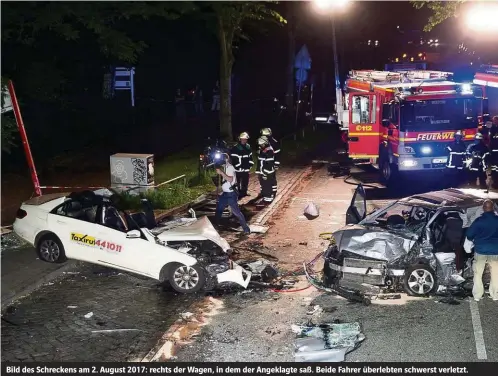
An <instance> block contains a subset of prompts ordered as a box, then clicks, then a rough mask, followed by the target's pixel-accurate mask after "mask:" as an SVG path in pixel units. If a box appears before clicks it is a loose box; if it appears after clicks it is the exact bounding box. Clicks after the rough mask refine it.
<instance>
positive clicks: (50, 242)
mask: <svg viewBox="0 0 498 376" xmlns="http://www.w3.org/2000/svg"><path fill="white" fill-rule="evenodd" d="M36 250H37V252H38V257H40V260H42V261H45V262H50V263H52V264H61V263H63V262H65V261H67V257H66V251H65V250H64V246H63V245H62V242H61V241H60V239H59V238H58V237H57V236H56V235H55V234H48V235H44V236H43V237H42V238H41V239H40V240H39V241H38V244H37V246H36Z"/></svg>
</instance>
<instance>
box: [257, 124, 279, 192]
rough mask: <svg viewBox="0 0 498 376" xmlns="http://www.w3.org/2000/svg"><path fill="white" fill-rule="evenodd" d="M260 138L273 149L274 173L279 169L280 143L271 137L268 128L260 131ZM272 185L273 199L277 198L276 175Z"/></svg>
mask: <svg viewBox="0 0 498 376" xmlns="http://www.w3.org/2000/svg"><path fill="white" fill-rule="evenodd" d="M261 136H264V137H266V138H267V139H268V142H269V143H270V146H271V148H272V149H273V156H274V158H275V171H277V170H278V169H279V168H280V142H278V141H277V140H276V139H275V138H274V137H273V135H272V131H271V129H270V128H263V129H261ZM274 176H275V178H274V183H275V184H274V185H273V186H272V191H273V197H276V196H277V188H278V185H277V174H276V173H275V174H274Z"/></svg>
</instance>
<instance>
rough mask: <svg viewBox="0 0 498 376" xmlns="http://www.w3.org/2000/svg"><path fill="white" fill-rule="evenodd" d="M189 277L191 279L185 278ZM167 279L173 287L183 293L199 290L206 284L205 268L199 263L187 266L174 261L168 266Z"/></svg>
mask: <svg viewBox="0 0 498 376" xmlns="http://www.w3.org/2000/svg"><path fill="white" fill-rule="evenodd" d="M186 277H188V278H189V279H185V278H186ZM167 280H168V282H169V283H170V285H171V287H172V288H173V289H174V290H175V291H177V292H180V293H182V294H193V293H196V292H199V291H200V290H201V289H202V288H203V287H204V285H205V284H206V275H205V272H204V269H202V268H201V267H200V266H199V265H192V266H187V265H185V264H180V263H174V264H172V265H171V266H170V267H169V268H168V274H167Z"/></svg>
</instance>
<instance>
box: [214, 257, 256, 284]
mask: <svg viewBox="0 0 498 376" xmlns="http://www.w3.org/2000/svg"><path fill="white" fill-rule="evenodd" d="M251 277H252V273H251V272H249V271H247V270H245V269H244V268H243V267H242V266H240V265H238V264H236V263H235V262H233V261H230V269H228V270H227V271H226V272H223V273H220V274H217V275H216V278H217V280H218V283H223V282H232V283H237V284H238V285H240V286H242V287H243V288H247V286H249V282H250V281H251Z"/></svg>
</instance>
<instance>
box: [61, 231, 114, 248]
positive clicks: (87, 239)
mask: <svg viewBox="0 0 498 376" xmlns="http://www.w3.org/2000/svg"><path fill="white" fill-rule="evenodd" d="M71 240H72V241H73V242H76V243H79V244H83V245H86V246H90V247H99V248H100V249H106V250H109V251H113V252H121V249H122V247H121V246H120V245H119V244H116V243H113V242H109V241H107V240H100V239H96V238H94V237H93V236H88V235H85V234H78V233H75V232H72V233H71Z"/></svg>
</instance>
